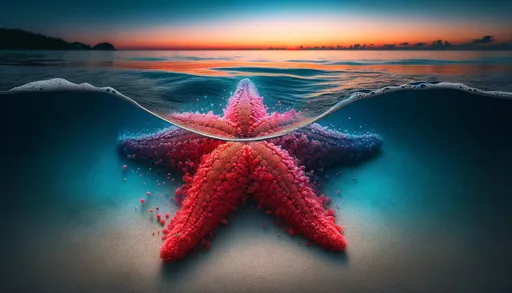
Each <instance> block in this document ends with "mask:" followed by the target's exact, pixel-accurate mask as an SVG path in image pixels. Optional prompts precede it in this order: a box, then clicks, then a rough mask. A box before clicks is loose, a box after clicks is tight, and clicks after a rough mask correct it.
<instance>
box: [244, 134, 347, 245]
mask: <svg viewBox="0 0 512 293" xmlns="http://www.w3.org/2000/svg"><path fill="white" fill-rule="evenodd" d="M251 147H252V149H253V156H254V157H255V161H256V162H257V164H258V165H257V166H256V167H255V168H254V171H253V172H252V175H251V179H252V180H253V181H254V185H253V186H252V187H251V188H249V189H248V192H251V193H253V194H254V197H255V198H256V200H257V201H259V202H260V204H262V205H263V206H265V207H266V208H269V209H271V210H273V211H274V213H275V215H276V216H278V217H282V218H283V219H284V220H285V221H286V223H287V224H288V225H290V226H291V227H292V228H290V229H291V230H290V231H289V232H290V233H291V234H293V233H294V230H293V229H297V230H298V231H297V232H301V233H302V234H304V236H306V237H307V238H308V239H310V240H311V241H312V242H314V243H317V244H318V245H320V246H322V247H323V248H325V249H327V250H333V251H343V250H345V248H346V241H345V237H344V236H343V235H342V229H341V227H340V226H338V225H336V223H335V222H334V212H333V210H326V209H325V208H324V207H323V206H322V203H321V201H322V199H321V198H320V197H318V196H317V195H316V194H315V193H314V192H313V190H312V189H311V188H310V187H309V182H308V178H307V177H306V175H305V174H304V171H303V170H302V169H301V168H299V167H298V166H297V165H296V164H295V160H294V159H293V158H292V157H290V156H289V155H288V154H287V153H286V151H284V150H282V149H281V148H279V147H278V146H275V145H273V144H272V143H268V142H259V143H253V144H251Z"/></svg>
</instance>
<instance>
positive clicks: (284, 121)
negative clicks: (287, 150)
mask: <svg viewBox="0 0 512 293" xmlns="http://www.w3.org/2000/svg"><path fill="white" fill-rule="evenodd" d="M301 122H303V118H302V114H301V113H300V112H295V110H291V111H288V112H285V113H277V112H274V113H272V114H271V115H268V116H265V117H263V118H261V119H259V120H257V121H256V122H255V123H253V124H252V125H251V126H250V127H249V129H248V131H247V133H248V135H249V136H251V137H257V136H263V135H269V134H272V133H276V132H279V131H282V130H285V127H286V128H293V127H294V124H296V125H298V124H299V123H301Z"/></svg>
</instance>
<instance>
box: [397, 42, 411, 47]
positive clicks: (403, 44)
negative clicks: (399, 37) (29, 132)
mask: <svg viewBox="0 0 512 293" xmlns="http://www.w3.org/2000/svg"><path fill="white" fill-rule="evenodd" d="M399 45H400V46H409V43H407V42H405V43H401V44H399Z"/></svg>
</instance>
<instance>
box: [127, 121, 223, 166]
mask: <svg viewBox="0 0 512 293" xmlns="http://www.w3.org/2000/svg"><path fill="white" fill-rule="evenodd" d="M222 143H223V142H222V141H219V140H214V139H211V138H206V137H203V136H201V135H199V134H195V133H193V132H190V131H187V130H183V129H181V128H178V127H175V126H171V127H169V128H167V129H165V130H162V131H160V132H157V133H155V134H150V135H144V136H139V137H128V138H122V139H120V149H121V152H123V153H124V154H125V155H127V156H129V158H133V159H141V160H146V161H150V162H151V163H153V164H154V165H161V166H164V167H168V168H176V167H177V168H179V169H181V170H183V171H185V172H192V171H194V170H195V169H196V168H197V166H198V164H199V161H200V159H201V156H202V155H203V154H205V153H209V152H211V151H212V150H214V149H215V148H216V147H217V146H218V145H219V144H222Z"/></svg>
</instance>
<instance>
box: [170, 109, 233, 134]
mask: <svg viewBox="0 0 512 293" xmlns="http://www.w3.org/2000/svg"><path fill="white" fill-rule="evenodd" d="M167 118H168V119H169V121H171V122H173V123H175V124H177V125H180V126H183V127H186V128H189V129H191V130H196V131H200V132H203V133H205V134H210V135H218V136H221V137H229V138H232V137H235V135H236V134H237V128H236V124H235V123H233V122H232V121H230V120H228V119H224V118H223V117H220V116H218V115H214V114H213V112H211V111H210V112H208V113H206V114H202V113H197V112H196V113H191V112H184V113H173V114H170V115H168V116H167Z"/></svg>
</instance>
